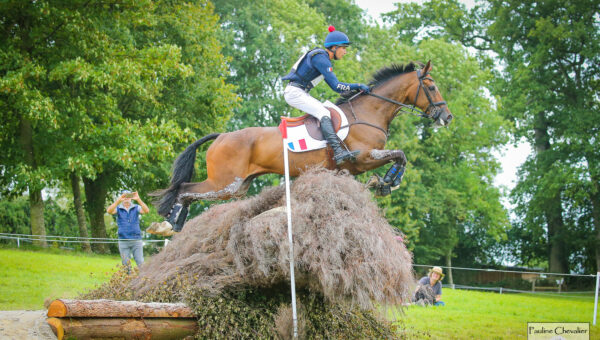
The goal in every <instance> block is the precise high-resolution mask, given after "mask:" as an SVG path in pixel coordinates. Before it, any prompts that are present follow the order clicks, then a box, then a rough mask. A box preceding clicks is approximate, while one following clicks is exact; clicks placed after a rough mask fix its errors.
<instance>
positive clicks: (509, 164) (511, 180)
mask: <svg viewBox="0 0 600 340" xmlns="http://www.w3.org/2000/svg"><path fill="white" fill-rule="evenodd" d="M354 2H355V3H356V4H357V5H358V6H359V7H360V8H362V9H365V10H366V11H367V14H368V15H370V16H371V17H372V18H373V19H376V20H377V21H378V22H379V23H381V20H378V19H379V16H380V15H381V14H382V13H386V12H391V11H393V10H394V9H396V6H395V3H398V2H400V3H409V2H422V1H413V0H399V1H398V0H354ZM461 2H462V3H463V4H465V6H466V7H467V8H472V7H473V6H474V5H475V1H474V0H461ZM459 118H460V117H459V116H458V115H457V119H459ZM530 153H531V147H530V146H529V144H527V143H526V142H520V143H518V145H517V146H513V145H507V146H505V147H504V149H503V150H500V152H495V153H494V156H496V158H497V159H498V161H499V162H500V164H501V165H502V170H501V172H500V173H499V174H498V175H497V176H496V178H495V180H494V185H495V186H497V187H501V186H504V187H506V188H508V189H512V188H514V186H515V184H516V179H517V168H518V167H519V166H520V165H521V164H523V162H524V161H525V160H526V159H527V156H529V154H530ZM503 203H504V205H505V206H507V207H510V204H509V203H508V201H504V202H503Z"/></svg>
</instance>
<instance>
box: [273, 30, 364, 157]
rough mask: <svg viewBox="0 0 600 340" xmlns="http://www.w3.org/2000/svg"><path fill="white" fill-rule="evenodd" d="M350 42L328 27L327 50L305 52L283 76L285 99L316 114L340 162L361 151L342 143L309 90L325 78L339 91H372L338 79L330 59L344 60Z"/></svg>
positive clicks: (325, 111)
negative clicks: (346, 146) (350, 148)
mask: <svg viewBox="0 0 600 340" xmlns="http://www.w3.org/2000/svg"><path fill="white" fill-rule="evenodd" d="M350 44H351V42H350V40H349V39H348V36H347V35H346V34H344V33H342V32H340V31H336V30H335V28H334V27H333V26H329V34H328V35H327V37H326V38H325V43H324V46H325V48H326V49H322V48H315V49H313V50H310V51H308V52H306V53H304V54H303V55H302V56H301V57H300V59H298V61H296V63H295V64H294V66H293V67H292V70H291V72H290V73H288V74H287V75H286V76H284V77H283V78H281V79H283V80H289V83H288V85H287V86H286V88H285V90H284V92H283V96H284V98H285V101H286V102H287V103H288V104H290V105H291V106H292V107H295V108H297V109H299V110H301V111H304V112H306V113H308V114H310V115H311V116H314V117H315V118H317V119H318V120H319V121H320V122H321V131H322V132H323V136H324V137H325V140H327V143H329V145H331V147H332V148H333V152H334V160H335V162H336V164H338V165H339V164H341V163H343V162H344V161H346V160H348V159H355V158H356V155H357V154H358V153H359V151H352V152H350V151H348V150H346V148H343V147H342V146H341V143H340V140H339V139H338V137H337V135H336V134H335V131H334V129H333V124H332V122H331V115H330V113H329V110H328V109H327V108H325V106H323V104H322V103H321V102H320V101H318V100H316V99H315V98H313V97H312V96H311V95H309V94H308V92H309V91H310V90H311V89H312V88H313V87H315V86H316V85H317V84H318V83H319V82H320V81H321V80H323V79H325V82H327V85H329V87H331V89H332V90H334V91H336V92H344V91H352V90H360V91H364V92H366V93H368V92H369V87H368V86H367V85H365V84H349V83H342V82H340V81H338V79H337V77H336V76H335V74H334V73H333V66H332V65H331V60H332V59H333V60H339V59H342V58H343V57H344V55H345V54H346V47H347V46H349V45H350Z"/></svg>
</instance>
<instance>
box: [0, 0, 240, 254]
mask: <svg viewBox="0 0 600 340" xmlns="http://www.w3.org/2000/svg"><path fill="white" fill-rule="evenodd" d="M212 12H213V7H212V5H211V4H210V3H208V2H206V1H195V2H185V3H184V2H179V1H175V2H172V1H156V2H155V1H108V2H102V3H95V2H89V1H36V2H27V3H24V2H21V1H12V2H4V3H3V4H2V7H1V11H0V13H2V14H1V16H0V17H1V18H2V20H1V21H0V22H1V23H2V32H3V33H2V36H1V37H0V39H2V41H1V44H2V46H6V48H3V51H2V52H1V53H0V59H1V61H2V62H1V63H0V64H1V65H2V66H0V67H1V69H0V96H2V99H3V100H2V101H0V103H1V104H0V105H2V107H0V109H1V111H2V113H1V114H0V115H1V116H0V117H1V118H0V119H1V120H2V123H3V124H2V128H1V132H0V136H1V138H0V143H1V144H2V148H3V149H4V150H6V151H7V152H6V153H4V154H3V155H2V156H0V157H2V163H1V164H3V168H2V171H3V174H4V175H5V176H3V182H2V183H1V184H2V185H3V188H5V189H8V190H11V191H13V192H18V190H20V191H23V190H24V189H25V188H27V189H29V192H30V196H34V194H36V192H39V191H40V190H41V188H43V187H46V186H49V185H51V184H52V181H53V180H56V179H60V178H64V179H66V178H68V176H69V173H72V172H74V173H76V174H79V175H81V176H82V177H83V181H84V184H85V194H86V200H87V202H86V207H87V211H88V214H89V216H90V220H91V226H92V236H94V237H105V236H106V231H105V226H104V218H103V214H104V209H105V204H106V202H105V201H106V197H107V194H108V193H109V192H111V191H113V190H115V189H118V188H122V187H124V186H129V187H135V188H136V190H140V191H142V190H143V189H150V188H152V189H154V188H157V187H160V186H161V185H164V184H166V178H167V173H168V168H167V167H166V166H164V165H163V166H160V165H157V164H168V163H170V161H171V160H172V159H173V158H174V151H175V150H174V148H173V144H175V145H177V146H178V145H183V144H187V143H188V142H190V141H191V140H192V139H193V138H195V137H198V136H199V135H201V134H203V133H206V132H208V131H212V130H214V129H215V128H218V127H220V126H222V125H223V124H224V122H225V121H226V120H227V119H228V118H229V115H230V112H231V109H232V108H233V106H234V105H235V103H236V98H235V96H234V95H233V93H232V86H230V85H226V84H225V82H224V74H225V72H226V70H225V63H224V61H225V60H224V58H223V56H222V55H221V54H220V44H219V42H218V40H217V39H216V38H215V34H216V30H217V28H216V22H217V17H216V16H215V15H214V14H213V13H212ZM19 132H20V133H19ZM39 201H41V195H40V199H39V200H38V202H39ZM33 206H34V205H33V203H32V215H33ZM32 220H33V218H32ZM42 229H43V225H42ZM34 232H36V231H34ZM96 250H97V251H104V250H105V249H104V247H102V246H101V245H99V246H98V247H97V248H96Z"/></svg>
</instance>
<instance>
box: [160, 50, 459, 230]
mask: <svg viewBox="0 0 600 340" xmlns="http://www.w3.org/2000/svg"><path fill="white" fill-rule="evenodd" d="M421 67H422V64H420V63H419V64H415V63H412V62H411V63H409V64H407V65H398V64H394V65H392V66H390V67H384V68H382V69H380V70H379V71H377V72H375V74H374V75H373V80H372V81H371V83H370V85H371V89H372V90H371V92H370V93H368V94H367V93H362V92H354V93H350V94H345V95H343V96H342V98H340V100H338V102H337V103H336V104H338V107H339V108H340V109H341V110H342V111H344V113H345V114H346V116H347V117H348V122H349V123H348V125H349V129H350V130H349V133H348V137H347V138H346V139H345V141H344V143H345V144H346V146H347V147H348V149H349V150H359V151H360V153H359V154H358V155H357V157H356V161H355V162H346V163H343V164H341V165H340V166H338V167H337V168H338V169H345V170H347V171H349V172H350V173H351V174H353V175H356V174H360V173H363V172H365V171H367V170H371V169H375V168H378V167H380V166H383V165H384V164H386V163H389V162H391V161H394V162H395V163H396V164H398V165H399V166H401V167H403V166H404V165H405V164H406V157H405V155H404V152H403V151H402V150H384V146H385V143H386V141H387V137H388V129H389V126H390V123H391V122H392V120H393V119H394V118H395V117H396V116H397V114H398V113H399V112H408V113H413V114H417V115H420V116H422V117H425V118H429V119H432V120H434V124H435V125H437V126H446V125H448V124H450V122H451V121H452V118H453V117H452V114H451V113H450V110H449V109H448V106H447V104H446V102H445V101H444V99H443V98H442V95H441V94H440V91H439V89H438V87H437V86H436V85H435V82H434V80H433V78H432V77H431V76H430V74H429V73H430V72H431V70H432V65H431V61H429V62H427V64H426V65H425V66H424V67H423V68H422V69H421ZM421 92H422V93H423V94H424V95H420V94H421ZM210 140H214V142H213V143H212V145H211V146H210V147H209V148H208V150H207V152H206V170H207V178H206V180H204V181H203V182H200V183H190V181H191V179H192V175H193V171H194V162H195V159H196V149H197V148H198V147H199V146H200V145H202V144H203V143H206V142H207V141H210ZM327 149H329V148H324V149H319V150H313V151H308V152H302V153H295V152H291V153H290V154H289V162H290V165H289V168H290V176H298V175H300V173H301V172H302V171H303V170H305V169H306V168H307V167H312V166H326V167H327V166H328V164H331V162H330V160H331V155H330V154H328V152H327ZM333 164H334V163H333ZM283 171H284V163H283V143H282V135H281V132H280V130H279V129H278V128H277V127H249V128H245V129H241V130H238V131H233V132H228V133H214V134H210V135H207V136H204V137H202V138H200V139H199V140H197V141H196V142H194V143H192V144H191V145H189V146H188V147H187V148H186V149H185V150H184V151H183V152H182V153H181V154H180V155H179V156H178V157H177V159H176V160H175V162H174V164H173V175H172V178H171V182H170V186H169V187H168V188H167V189H164V190H161V191H158V192H156V193H155V196H159V197H160V200H159V202H158V205H157V206H158V213H159V214H160V215H162V216H164V217H168V218H169V222H170V223H169V226H168V227H167V228H168V229H170V228H169V227H172V226H173V225H174V228H173V231H180V230H181V228H182V227H183V224H184V223H185V219H186V217H187V212H188V211H187V207H188V206H189V205H190V204H191V202H193V201H195V200H226V199H229V198H233V197H241V196H243V195H245V194H246V192H247V190H248V188H249V186H250V183H251V182H252V180H253V179H254V178H256V177H257V176H260V175H263V174H267V173H275V174H283ZM164 223H165V222H163V224H164Z"/></svg>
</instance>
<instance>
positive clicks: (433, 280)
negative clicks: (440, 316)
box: [414, 267, 446, 306]
mask: <svg viewBox="0 0 600 340" xmlns="http://www.w3.org/2000/svg"><path fill="white" fill-rule="evenodd" d="M444 276H445V275H444V273H443V271H442V268H440V267H433V268H431V269H429V273H428V275H427V276H423V277H422V278H421V279H420V280H419V284H418V285H417V290H416V291H415V297H414V302H415V304H418V305H421V306H425V305H434V306H445V305H446V304H445V303H444V302H443V301H442V280H443V279H444Z"/></svg>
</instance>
